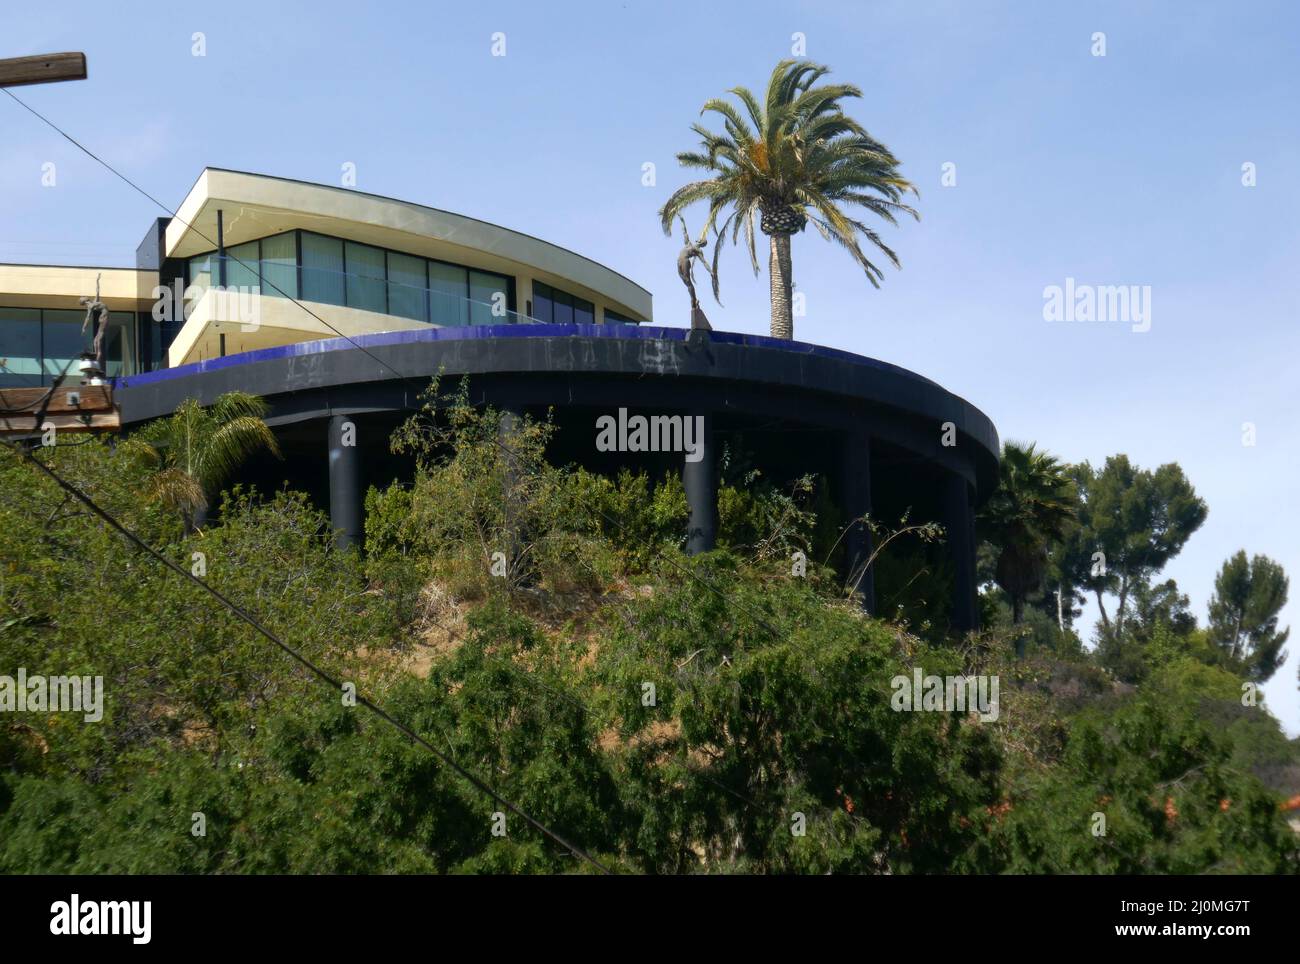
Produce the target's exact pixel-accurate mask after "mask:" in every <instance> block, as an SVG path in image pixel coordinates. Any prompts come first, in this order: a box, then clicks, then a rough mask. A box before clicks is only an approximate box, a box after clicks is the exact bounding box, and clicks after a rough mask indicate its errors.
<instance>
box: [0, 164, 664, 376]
mask: <svg viewBox="0 0 1300 964" xmlns="http://www.w3.org/2000/svg"><path fill="white" fill-rule="evenodd" d="M218 212H220V222H221V234H220V240H221V241H222V242H223V247H222V249H223V250H225V251H229V249H231V248H233V247H236V246H238V245H240V244H243V243H246V242H250V241H255V240H262V239H267V238H271V237H273V236H277V235H284V234H285V233H286V232H291V231H304V232H312V233H314V234H318V235H325V236H328V237H329V238H330V239H332V240H333V239H339V240H343V241H349V242H356V243H358V244H364V245H369V246H373V247H375V248H382V249H385V251H387V252H391V253H393V254H404V255H410V256H413V257H416V258H423V259H429V260H431V261H435V262H446V263H448V264H450V265H453V266H456V267H457V268H465V269H467V270H470V271H481V272H491V273H493V274H495V275H500V276H504V277H506V278H508V279H510V281H511V283H512V284H513V296H514V311H513V313H512V314H511V315H510V320H526V319H527V313H528V308H529V306H530V305H532V304H533V302H534V291H535V286H536V285H537V284H538V283H543V284H545V285H549V286H550V287H551V288H553V289H556V290H558V291H559V292H562V293H563V294H565V295H568V296H571V297H572V298H574V299H580V300H581V301H583V302H587V303H590V305H591V306H592V315H593V320H594V322H595V323H597V324H600V323H604V322H605V321H606V314H607V312H615V313H617V314H618V315H620V316H622V317H624V318H628V319H631V320H634V321H649V320H651V318H652V300H651V295H650V293H649V292H648V291H646V290H645V289H644V288H642V287H640V286H639V285H637V284H635V283H634V282H632V281H630V280H628V279H627V278H625V277H623V276H622V275H620V274H618V273H617V272H614V271H612V270H610V269H609V268H606V267H605V266H603V265H601V264H598V263H597V262H595V261H592V260H591V259H589V258H585V257H583V256H581V255H578V254H575V253H574V252H572V251H568V250H565V249H564V248H560V247H558V246H556V245H553V244H550V243H548V242H546V241H542V240H539V239H537V238H534V237H530V236H529V235H526V234H520V233H519V232H516V231H511V230H509V229H506V228H502V227H499V226H497V225H494V224H488V223H487V222H484V221H479V220H475V219H474V218H469V217H465V216H463V215H459V214H453V213H450V212H447V211H440V210H436V209H434V208H428V207H423V206H421V205H418V204H412V203H410V202H406V201H398V200H393V199H391V198H383V197H377V196H375V195H371V194H363V193H361V192H358V191H355V190H351V189H347V188H342V187H330V186H326V185H320V184H310V183H305V182H302V181H294V180H287V179H283V178H277V177H269V176H265V175H260V174H247V173H241V172H236V171H227V170H221V169H215V168H207V169H205V170H204V171H203V172H202V174H201V175H200V176H199V178H198V180H197V181H196V182H195V184H194V186H193V188H191V190H190V192H189V194H188V195H187V196H186V197H185V199H184V201H183V202H182V203H181V205H180V207H179V208H178V209H177V212H176V216H175V217H174V218H172V219H170V221H169V223H168V224H167V226H166V229H165V231H164V232H163V234H162V237H161V244H160V246H159V247H160V250H159V252H158V258H157V260H158V263H159V264H160V265H168V264H170V265H171V266H172V268H173V271H172V274H173V275H174V274H175V273H176V271H175V267H176V266H177V265H181V266H182V270H181V276H180V279H179V283H178V279H177V278H176V277H171V276H169V275H168V274H167V272H165V271H164V272H160V271H159V270H136V269H127V268H102V269H101V268H71V267H46V266H39V265H0V310H2V309H4V308H11V309H20V308H27V309H30V308H46V309H53V308H59V309H66V308H77V307H78V306H79V299H80V298H81V297H82V296H85V295H89V294H93V293H94V291H95V280H96V277H99V278H100V292H101V298H102V299H103V300H104V301H105V302H106V303H107V304H108V306H109V307H110V308H111V309H113V310H115V311H133V312H137V313H140V324H141V325H144V324H148V323H150V321H151V319H152V322H153V323H155V324H157V323H158V322H159V321H161V320H162V318H163V317H165V316H166V311H167V310H168V309H167V307H166V305H167V303H168V301H169V300H170V299H172V298H173V297H174V295H175V293H176V292H177V291H182V292H183V293H184V296H183V299H182V300H183V301H184V303H185V312H184V315H183V317H184V323H183V325H180V327H179V331H176V330H175V329H176V324H179V318H180V317H181V315H180V314H174V315H173V317H176V318H177V319H178V320H177V322H176V324H174V325H173V326H172V328H171V330H170V334H171V335H172V336H173V337H172V338H171V341H170V344H169V345H168V346H167V349H166V352H165V356H164V357H162V358H159V359H158V361H159V362H161V363H162V364H163V365H166V366H169V367H176V366H179V365H183V364H188V363H191V362H196V361H201V360H205V359H209V358H213V357H218V356H219V355H221V354H223V353H224V354H227V355H229V354H235V353H238V352H243V351H251V350H255V349H259V348H268V347H274V346H277V345H284V344H291V343H294V342H301V341H309V340H314V339H320V338H331V337H337V336H338V335H340V334H342V335H346V336H354V335H361V334H369V333H373V332H380V331H395V330H404V329H412V328H423V327H429V326H430V322H429V321H425V320H419V319H410V318H405V317H401V316H399V315H395V314H388V313H385V312H378V311H372V310H363V309H361V308H357V307H349V306H343V305H339V304H329V303H323V302H319V301H309V300H308V299H307V298H305V297H297V298H296V299H291V298H288V297H271V296H268V295H263V296H261V297H260V298H257V300H256V304H255V307H254V305H253V302H252V301H250V299H251V298H253V297H255V295H254V294H253V291H254V290H255V289H251V288H250V290H249V291H246V292H244V293H243V294H244V296H243V297H242V298H241V297H240V296H238V295H235V294H233V293H232V292H230V291H216V290H212V289H208V288H204V287H202V286H191V285H189V284H188V280H189V279H187V278H186V277H185V276H184V271H183V265H184V263H185V261H186V260H187V259H190V258H193V257H195V256H201V255H204V254H206V253H208V252H213V251H214V250H216V249H217V240H218ZM227 264H229V262H227ZM213 284H216V279H215V278H214V279H213ZM160 286H161V287H160ZM164 292H165V293H164ZM295 301H297V302H299V303H295ZM250 308H251V309H252V310H251V311H250ZM241 309H242V310H241ZM304 309H306V310H304ZM173 310H174V309H173ZM503 320H505V319H503ZM493 323H495V322H493ZM4 325H5V322H4V316H3V314H2V313H0V356H3V355H4V354H5V348H4V338H5V328H4ZM147 334H149V335H156V336H157V339H158V340H156V341H153V344H160V343H161V340H162V339H163V337H164V336H163V334H162V326H161V325H159V326H158V327H157V328H155V329H154V331H153V332H149V333H147ZM223 336H224V337H223ZM142 340H143V341H144V342H145V343H146V344H148V343H150V341H151V339H150V338H148V337H146V338H143V339H142ZM133 344H134V341H133ZM156 354H157V352H156V350H155V355H156ZM148 367H151V360H150V359H148V358H139V359H136V360H135V363H134V364H133V365H132V369H133V370H141V369H143V368H148Z"/></svg>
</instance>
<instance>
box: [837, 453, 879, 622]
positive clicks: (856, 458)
mask: <svg viewBox="0 0 1300 964" xmlns="http://www.w3.org/2000/svg"><path fill="white" fill-rule="evenodd" d="M841 469H842V476H841V482H840V487H841V491H840V511H842V512H843V513H844V524H845V525H848V523H849V520H850V519H861V518H862V517H863V516H865V515H867V514H868V513H869V512H870V511H871V439H870V437H869V436H866V435H859V434H856V433H850V434H849V435H847V436H845V438H844V452H843V459H842V462H841ZM871 551H872V538H871V530H870V529H869V528H867V526H866V525H865V524H864V523H862V522H857V523H854V525H853V526H851V527H850V528H849V530H848V531H847V532H846V533H845V534H844V578H845V579H854V578H855V577H856V575H857V573H858V570H859V567H861V566H862V565H863V564H865V563H866V561H867V560H868V559H870V558H871ZM857 586H858V592H859V593H861V594H862V608H863V609H865V610H866V611H867V612H869V613H874V612H875V611H876V573H875V567H874V566H872V567H871V568H869V569H867V571H866V573H865V574H863V576H862V579H861V580H860V581H859V582H858V584H857Z"/></svg>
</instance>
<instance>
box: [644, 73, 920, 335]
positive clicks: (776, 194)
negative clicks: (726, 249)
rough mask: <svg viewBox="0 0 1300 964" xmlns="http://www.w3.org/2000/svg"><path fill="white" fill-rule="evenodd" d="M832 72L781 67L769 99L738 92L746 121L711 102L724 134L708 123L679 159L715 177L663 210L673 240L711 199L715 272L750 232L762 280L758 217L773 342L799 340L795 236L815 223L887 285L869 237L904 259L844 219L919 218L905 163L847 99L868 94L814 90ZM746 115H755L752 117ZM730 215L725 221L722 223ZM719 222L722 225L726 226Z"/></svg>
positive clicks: (682, 192) (838, 87)
mask: <svg viewBox="0 0 1300 964" xmlns="http://www.w3.org/2000/svg"><path fill="white" fill-rule="evenodd" d="M827 73H828V70H827V68H826V67H823V66H821V65H819V64H813V63H807V62H803V61H795V60H783V61H781V62H780V63H779V64H777V65H776V69H775V70H774V71H772V77H771V79H770V80H769V81H768V85H767V95H766V97H765V98H764V100H763V101H762V102H760V101H759V100H758V98H757V97H755V96H754V94H753V93H751V92H750V91H749V90H748V89H746V88H744V87H734V88H732V90H731V91H730V93H732V94H734V95H735V96H736V98H737V99H738V100H739V101H740V103H741V105H742V106H743V108H744V111H745V114H742V113H741V111H740V110H738V109H737V108H736V106H735V105H734V104H732V103H730V102H729V101H726V100H721V99H716V98H715V99H713V100H710V101H709V102H708V103H706V104H705V105H704V107H703V109H702V110H701V111H700V113H701V114H704V113H708V112H712V113H715V114H718V115H720V116H721V117H722V123H723V127H724V128H725V131H726V132H725V133H723V134H716V133H714V132H712V131H710V130H708V129H707V128H705V127H704V126H703V125H701V124H693V125H692V126H691V129H692V130H693V131H694V132H695V133H696V134H698V135H699V136H700V138H701V141H702V143H701V150H700V151H698V152H695V151H688V152H684V153H681V154H678V155H677V160H678V162H680V163H681V164H682V166H683V167H689V168H698V169H702V170H706V171H711V172H712V173H713V176H712V177H710V178H709V179H707V180H702V181H693V182H692V183H690V184H687V185H685V186H684V187H681V188H678V189H677V190H676V191H675V192H673V195H672V197H670V198H669V199H668V201H667V203H665V204H664V206H663V209H662V210H661V211H660V212H659V218H660V223H661V226H662V227H663V230H664V233H665V234H670V233H671V231H672V223H673V219H674V218H676V217H677V216H678V215H679V214H680V213H681V212H682V211H683V210H684V209H685V208H687V207H689V206H690V205H692V204H694V203H695V202H696V201H707V202H708V205H709V214H708V219H707V220H706V222H705V224H704V228H703V230H702V231H701V234H700V237H701V238H704V237H707V235H708V233H709V230H710V229H712V230H713V231H714V232H715V233H716V235H717V239H718V244H717V246H716V247H715V248H714V251H713V268H714V275H715V276H716V275H717V266H718V253H719V251H720V250H721V248H722V241H723V239H724V237H725V235H726V233H727V230H728V229H730V230H731V240H732V243H733V244H739V243H740V232H741V230H742V229H743V230H744V232H745V240H746V242H747V244H748V248H749V259H750V262H751V264H752V265H753V268H754V274H755V275H757V274H758V252H757V250H756V249H755V247H754V220H755V215H756V214H757V216H758V229H759V230H760V231H762V232H763V233H764V234H766V235H767V236H768V238H769V239H770V241H769V248H770V256H769V259H768V270H769V272H770V275H771V291H772V294H771V297H772V327H771V330H772V337H774V338H786V339H789V338H793V337H794V319H793V314H792V310H791V295H790V288H791V283H792V275H791V263H790V237H791V235H794V234H797V233H798V232H800V231H802V230H803V229H804V227H805V225H806V224H807V223H808V221H812V223H813V226H814V227H816V228H817V230H818V232H819V233H820V234H821V236H822V237H823V238H825V239H826V240H828V241H833V242H835V243H836V244H838V245H840V246H841V247H843V248H845V249H846V250H848V252H849V253H850V254H851V255H853V258H854V260H856V261H857V262H858V264H859V265H861V266H862V270H863V271H864V272H866V275H867V278H868V280H870V281H871V283H872V284H873V285H874V286H876V287H877V288H879V287H880V280H881V279H882V278H883V277H884V273H883V272H882V271H881V269H880V268H879V267H878V266H877V265H876V264H874V263H873V262H872V261H871V260H870V259H869V258H868V257H867V256H866V254H864V253H863V251H862V247H861V245H860V243H859V241H860V238H865V239H866V240H867V241H868V242H870V243H871V245H873V246H874V247H875V248H877V249H878V250H879V251H880V252H881V253H883V254H884V255H885V257H887V258H888V259H889V260H890V261H891V262H892V263H893V265H894V267H899V261H898V256H897V255H895V254H894V252H893V251H892V250H890V248H889V247H888V246H887V245H886V244H885V243H884V241H882V240H881V238H880V236H879V235H878V234H876V232H875V231H873V230H872V229H871V227H869V226H868V225H867V224H866V223H864V222H863V221H861V220H857V219H855V218H853V217H851V216H850V215H849V214H847V213H845V210H844V207H843V206H844V205H859V206H861V207H863V208H866V210H867V211H869V212H871V213H872V214H875V215H877V216H878V217H880V218H883V219H884V220H885V221H888V222H889V223H890V224H896V223H897V221H896V220H895V215H896V214H897V213H898V212H904V213H906V214H910V215H912V216H913V217H915V218H918V219H919V217H920V216H919V215H918V214H917V212H916V211H915V210H914V209H912V208H910V207H908V206H907V205H906V204H903V203H902V198H903V197H904V196H905V195H906V194H907V193H908V192H909V191H910V192H912V193H913V194H915V193H916V188H915V187H914V186H913V185H912V184H911V183H910V182H909V181H907V180H906V179H905V178H903V176H902V175H901V174H899V173H898V161H897V159H896V158H895V157H894V155H893V154H891V153H890V152H889V149H888V148H887V147H885V146H884V145H883V144H881V143H880V142H879V141H877V140H875V139H874V138H873V137H871V135H870V134H868V133H867V132H866V130H865V129H864V128H863V127H862V126H861V125H860V124H859V123H858V122H857V121H855V120H853V119H852V118H851V117H848V116H847V115H845V113H844V111H843V109H842V108H841V106H840V104H839V102H840V101H841V100H843V99H845V98H848V97H861V96H862V91H860V90H859V89H858V88H857V87H854V86H852V85H851V84H827V85H823V86H820V87H817V86H814V84H815V83H816V82H817V81H818V80H820V79H821V78H822V77H823V76H824V75H825V74H827ZM745 115H748V116H745ZM724 212H728V213H726V216H725V217H723V214H724ZM719 218H723V219H722V221H721V224H719Z"/></svg>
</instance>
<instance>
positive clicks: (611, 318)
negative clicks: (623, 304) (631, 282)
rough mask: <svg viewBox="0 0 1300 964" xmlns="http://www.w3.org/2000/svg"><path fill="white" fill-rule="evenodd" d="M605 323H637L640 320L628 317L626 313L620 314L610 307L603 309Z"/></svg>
mask: <svg viewBox="0 0 1300 964" xmlns="http://www.w3.org/2000/svg"><path fill="white" fill-rule="evenodd" d="M605 324H607V325H639V324H641V322H639V321H637V320H636V319H635V318H629V317H628V316H627V315H620V314H619V313H618V312H617V311H614V310H613V309H612V308H606V309H605Z"/></svg>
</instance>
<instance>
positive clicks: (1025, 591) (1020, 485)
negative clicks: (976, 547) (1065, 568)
mask: <svg viewBox="0 0 1300 964" xmlns="http://www.w3.org/2000/svg"><path fill="white" fill-rule="evenodd" d="M1077 512H1078V495H1077V493H1076V492H1075V488H1074V483H1073V482H1072V481H1071V479H1070V477H1069V475H1068V474H1067V472H1066V467H1065V466H1064V465H1062V464H1061V463H1060V462H1059V461H1058V460H1057V459H1056V458H1055V456H1052V455H1048V454H1047V453H1046V452H1039V451H1036V450H1035V448H1034V446H1033V445H1032V444H1031V445H1028V446H1021V445H1017V444H1016V443H1015V442H1008V443H1006V445H1004V446H1003V448H1002V461H1001V465H1000V467H999V473H998V487H997V489H996V490H994V492H993V495H992V496H991V497H990V498H989V501H988V502H987V503H986V504H985V505H984V508H983V509H982V510H981V512H980V524H981V528H982V529H983V530H984V535H985V537H986V538H987V539H988V540H989V542H991V543H992V544H993V547H994V549H995V550H996V551H997V554H998V555H997V568H996V570H995V576H994V579H995V580H996V582H997V584H998V586H999V587H1000V588H1001V589H1002V591H1003V592H1005V593H1006V594H1007V596H1008V597H1009V598H1010V600H1011V619H1012V622H1014V623H1017V624H1018V623H1020V621H1021V620H1022V619H1023V617H1024V612H1025V598H1026V597H1027V596H1028V595H1029V594H1030V593H1031V592H1033V591H1034V590H1035V589H1037V588H1038V587H1039V586H1041V585H1042V583H1043V574H1044V572H1045V571H1046V568H1047V551H1048V548H1049V547H1050V546H1051V545H1052V544H1054V543H1058V542H1060V541H1061V540H1062V539H1063V538H1064V536H1065V535H1066V533H1067V532H1068V531H1069V529H1070V527H1071V526H1072V525H1073V524H1074V520H1075V518H1076V516H1077Z"/></svg>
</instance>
